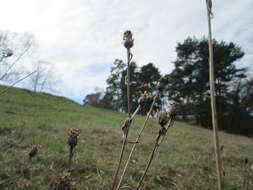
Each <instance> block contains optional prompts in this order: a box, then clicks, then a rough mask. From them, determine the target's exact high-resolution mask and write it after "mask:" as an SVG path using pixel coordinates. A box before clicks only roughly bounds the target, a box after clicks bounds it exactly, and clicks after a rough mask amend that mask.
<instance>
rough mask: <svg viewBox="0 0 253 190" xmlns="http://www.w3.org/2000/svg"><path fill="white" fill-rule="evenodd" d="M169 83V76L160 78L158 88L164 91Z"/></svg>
mask: <svg viewBox="0 0 253 190" xmlns="http://www.w3.org/2000/svg"><path fill="white" fill-rule="evenodd" d="M168 83H169V79H168V78H165V77H162V78H160V79H159V80H158V82H157V85H156V88H157V90H159V91H163V90H164V88H165V87H166V85H167V84H168Z"/></svg>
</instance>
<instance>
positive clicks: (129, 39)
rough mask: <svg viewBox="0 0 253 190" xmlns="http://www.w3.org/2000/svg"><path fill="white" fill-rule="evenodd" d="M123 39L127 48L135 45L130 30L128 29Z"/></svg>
mask: <svg viewBox="0 0 253 190" xmlns="http://www.w3.org/2000/svg"><path fill="white" fill-rule="evenodd" d="M123 41H124V46H125V48H127V49H130V48H131V47H133V45H134V40H133V35H132V32H131V31H130V30H126V31H125V32H124V34H123Z"/></svg>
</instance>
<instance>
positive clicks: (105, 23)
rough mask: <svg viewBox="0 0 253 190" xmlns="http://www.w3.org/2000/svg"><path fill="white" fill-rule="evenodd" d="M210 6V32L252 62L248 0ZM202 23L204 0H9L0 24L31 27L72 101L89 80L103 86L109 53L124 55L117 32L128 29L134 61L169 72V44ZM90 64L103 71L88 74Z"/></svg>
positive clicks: (88, 87)
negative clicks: (133, 41)
mask: <svg viewBox="0 0 253 190" xmlns="http://www.w3.org/2000/svg"><path fill="white" fill-rule="evenodd" d="M213 4H214V10H213V11H214V19H213V29H214V30H213V31H214V37H215V38H217V39H218V40H226V41H233V42H236V43H238V44H239V45H241V46H242V48H243V50H244V51H245V52H246V56H245V58H244V59H242V60H241V63H244V64H242V65H243V66H245V65H247V66H249V64H250V62H251V61H253V57H252V54H253V46H252V45H253V44H252V43H253V40H252V34H253V23H252V17H253V12H252V8H253V2H252V0H244V1H238V0H224V1H214V2H213ZM206 21H207V18H206V7H205V1H204V0H201V1H196V0H189V1H185V0H174V1H146V0H138V1H131V0H124V1H121V0H111V1H108V0H99V1H94V0H36V1H34V0H23V1H20V0H8V1H3V2H1V8H0V23H1V30H10V31H14V32H23V31H28V32H32V33H34V34H35V37H36V38H37V40H38V41H39V44H40V49H39V55H40V57H41V58H42V59H45V60H48V61H50V62H51V63H53V64H54V65H55V67H56V69H57V72H58V74H60V75H61V77H62V79H61V81H62V82H61V84H60V85H61V86H60V90H61V92H62V95H66V96H69V97H70V98H74V99H76V100H79V101H80V100H81V99H82V98H83V96H84V95H85V94H86V93H88V92H91V91H92V90H93V89H94V88H95V87H96V86H99V87H105V79H106V77H107V76H108V74H109V70H110V63H112V62H113V60H114V59H115V58H120V59H125V57H126V56H125V54H126V52H125V49H124V48H123V46H122V43H121V42H122V33H123V31H124V30H126V29H131V30H132V31H133V32H134V39H135V46H134V48H133V50H132V51H133V52H134V59H133V60H135V61H136V62H137V63H138V64H139V65H143V64H146V63H148V62H154V63H155V65H157V66H158V67H159V68H160V70H161V71H162V73H168V72H170V71H171V69H172V68H173V65H172V63H171V62H172V61H173V60H175V57H176V54H175V47H176V43H177V42H180V41H183V40H184V39H185V38H186V37H188V36H193V35H194V36H196V37H202V36H203V35H207V23H206ZM103 64H105V65H106V66H108V67H104V66H103ZM92 65H97V67H93V66H92ZM91 68H93V69H91ZM96 68H101V69H102V71H101V70H100V69H98V70H99V72H94V70H96Z"/></svg>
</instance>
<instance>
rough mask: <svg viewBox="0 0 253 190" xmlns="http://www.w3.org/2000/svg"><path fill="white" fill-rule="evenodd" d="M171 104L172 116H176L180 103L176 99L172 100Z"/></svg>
mask: <svg viewBox="0 0 253 190" xmlns="http://www.w3.org/2000/svg"><path fill="white" fill-rule="evenodd" d="M170 106H171V110H170V114H171V115H172V116H175V115H176V114H177V112H178V111H179V104H178V103H177V102H175V101H171V102H170Z"/></svg>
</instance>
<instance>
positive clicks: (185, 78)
mask: <svg viewBox="0 0 253 190" xmlns="http://www.w3.org/2000/svg"><path fill="white" fill-rule="evenodd" d="M213 47H214V75H215V87H216V101H217V113H218V119H219V122H220V123H219V127H220V128H222V129H224V130H226V129H228V126H226V125H224V124H223V123H222V121H224V119H225V116H226V115H227V114H229V113H230V112H231V106H230V103H229V102H231V101H232V100H231V99H230V97H231V94H232V90H231V86H232V84H233V82H234V81H236V80H239V79H242V78H245V77H246V76H245V75H244V74H243V73H244V72H245V69H238V68H236V66H235V63H236V62H237V61H238V60H239V59H241V58H242V57H243V55H244V53H243V52H242V50H241V48H240V47H238V46H237V45H235V44H234V43H226V42H224V41H221V42H217V41H216V40H214V41H213ZM176 52H177V59H176V61H175V62H174V65H175V69H174V70H173V71H172V72H171V74H169V76H170V77H171V78H172V82H171V84H170V85H169V88H168V90H169V92H170V94H169V98H172V99H174V100H176V101H179V102H181V103H182V104H183V105H184V106H183V109H182V110H183V111H182V112H183V114H187V115H188V114H192V115H194V116H195V118H196V121H197V123H198V124H200V125H201V126H204V127H211V113H210V99H209V96H208V94H209V72H208V71H209V64H208V59H209V55H208V40H207V39H206V38H203V39H200V40H198V39H196V38H187V39H186V40H185V41H184V42H183V43H178V44H177V47H176ZM229 130H230V131H232V129H229Z"/></svg>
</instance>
